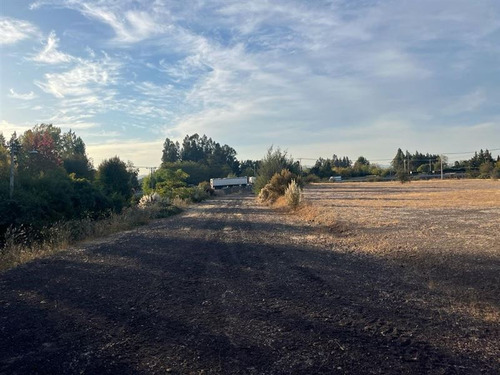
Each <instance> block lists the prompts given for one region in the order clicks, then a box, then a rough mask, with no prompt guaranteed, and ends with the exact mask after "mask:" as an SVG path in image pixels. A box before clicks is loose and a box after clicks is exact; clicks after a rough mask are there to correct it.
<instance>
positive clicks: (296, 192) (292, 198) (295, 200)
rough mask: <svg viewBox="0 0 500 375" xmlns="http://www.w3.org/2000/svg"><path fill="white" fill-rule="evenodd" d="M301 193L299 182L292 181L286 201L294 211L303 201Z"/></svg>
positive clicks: (286, 191) (286, 192) (287, 190)
mask: <svg viewBox="0 0 500 375" xmlns="http://www.w3.org/2000/svg"><path fill="white" fill-rule="evenodd" d="M301 193H302V192H301V189H300V186H299V185H298V184H297V182H295V180H292V181H291V182H290V184H289V185H288V187H287V188H286V190H285V199H286V202H287V204H288V206H290V207H291V208H293V209H295V208H297V207H298V206H299V204H300V201H301V197H302V194H301Z"/></svg>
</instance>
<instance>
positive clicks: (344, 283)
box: [0, 195, 500, 374]
mask: <svg viewBox="0 0 500 375" xmlns="http://www.w3.org/2000/svg"><path fill="white" fill-rule="evenodd" d="M330 229H331V228H329V227H328V226H325V225H324V224H316V223H307V222H304V221H301V220H298V219H297V218H296V217H295V216H293V215H290V214H285V213H280V212H279V211H276V210H272V209H269V208H266V207H263V206H259V205H257V204H256V203H255V199H254V197H253V196H252V195H234V196H226V197H221V198H218V199H215V200H212V201H208V202H205V203H203V204H200V205H197V206H195V207H192V208H189V209H188V210H187V211H186V212H185V213H184V214H182V215H179V216H176V217H172V218H169V219H163V220H160V221H157V222H155V223H153V224H151V225H148V226H146V227H142V228H140V229H137V230H133V231H129V232H126V233H122V234H120V235H115V236H112V237H109V238H108V239H107V240H105V241H100V242H95V243H89V244H86V245H83V246H81V247H79V248H75V249H72V250H69V251H67V252H64V253H60V254H58V255H56V256H52V257H49V258H45V259H40V260H36V261H33V262H30V263H28V264H25V265H23V266H19V267H17V268H15V269H12V270H10V271H6V272H3V273H2V274H0V373H5V374H33V373H39V374H73V373H85V374H105V373H115V374H157V373H162V374H164V373H172V374H336V373H338V374H423V373H425V374H498V373H499V372H500V362H499V360H498V358H499V356H500V350H499V348H500V339H499V337H500V329H499V325H498V323H497V322H496V321H494V320H493V321H492V320H488V319H484V318H481V319H480V318H478V317H476V316H473V315H471V314H465V313H463V312H462V311H454V310H450V309H448V308H447V307H448V305H449V304H450V298H451V297H450V295H449V294H447V293H445V292H444V291H443V290H442V289H441V288H429V284H428V282H429V280H428V278H427V277H426V276H425V275H422V274H421V273H420V272H418V270H417V269H413V268H411V267H403V266H404V264H403V263H401V262H399V263H398V262H395V261H393V260H390V259H389V258H386V257H383V256H377V255H374V254H371V253H370V252H366V251H358V250H357V249H355V248H352V247H349V246H347V244H345V243H344V244H342V243H340V242H338V241H339V239H341V238H348V236H349V234H348V233H341V232H339V231H336V230H330ZM334 229H335V228H334ZM337 229H338V228H337ZM476 256H477V257H479V258H481V255H480V254H476ZM457 257H458V258H460V257H465V254H463V253H459V254H457ZM464 259H465V258H464ZM484 262H491V259H488V260H486V259H484ZM459 263H460V262H459ZM485 267H493V268H494V267H497V268H496V271H498V259H497V263H495V264H493V265H491V264H487V265H485ZM493 268H492V269H493ZM483 276H485V277H490V276H491V277H497V278H498V274H497V275H496V276H494V275H492V274H487V275H483ZM483 281H484V280H483V278H479V279H477V281H476V282H474V279H473V278H470V279H467V287H472V288H476V289H477V290H478V291H479V292H478V294H477V296H478V297H477V298H478V299H479V300H480V299H482V298H485V299H488V298H490V297H498V294H496V295H494V296H492V295H491V294H489V292H488V291H484V293H483V291H482V289H481V288H483V287H484V284H483ZM486 285H489V284H486ZM497 291H498V289H497V290H496V291H495V293H496V292H497ZM489 303H493V302H492V301H490V302H489ZM496 308H497V309H498V298H497V299H496Z"/></svg>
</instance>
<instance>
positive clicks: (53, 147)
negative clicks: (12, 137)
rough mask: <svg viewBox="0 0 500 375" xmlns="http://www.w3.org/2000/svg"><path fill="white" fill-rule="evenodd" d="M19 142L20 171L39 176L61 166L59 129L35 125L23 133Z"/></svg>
mask: <svg viewBox="0 0 500 375" xmlns="http://www.w3.org/2000/svg"><path fill="white" fill-rule="evenodd" d="M57 130H59V131H57ZM20 142H21V150H20V152H19V155H18V159H19V168H20V169H21V170H22V171H26V172H28V173H31V174H39V173H40V172H42V171H47V170H50V169H56V168H58V167H60V166H61V165H62V158H61V153H60V143H61V140H60V129H58V128H55V127H53V126H52V125H45V124H42V125H37V126H35V127H34V128H33V129H30V130H27V131H26V132H24V134H23V135H22V136H21V137H20Z"/></svg>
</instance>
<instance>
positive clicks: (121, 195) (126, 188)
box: [96, 156, 137, 212]
mask: <svg viewBox="0 0 500 375" xmlns="http://www.w3.org/2000/svg"><path fill="white" fill-rule="evenodd" d="M134 175H135V180H136V179H137V174H136V171H132V170H131V169H130V165H127V164H126V163H125V162H123V161H121V160H120V158H119V157H118V156H114V157H112V158H110V159H107V160H104V161H103V162H102V163H101V164H100V165H99V167H98V168H97V174H96V183H97V185H98V186H99V187H100V188H101V190H102V191H103V192H104V194H105V195H107V196H109V197H111V199H112V200H113V206H114V209H115V211H117V212H120V211H121V210H122V208H123V207H124V206H127V205H128V204H129V202H130V199H131V198H132V195H133V188H134Z"/></svg>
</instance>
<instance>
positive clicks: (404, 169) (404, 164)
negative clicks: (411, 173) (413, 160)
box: [403, 159, 406, 173]
mask: <svg viewBox="0 0 500 375" xmlns="http://www.w3.org/2000/svg"><path fill="white" fill-rule="evenodd" d="M403 171H404V172H405V173H406V159H403Z"/></svg>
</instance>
